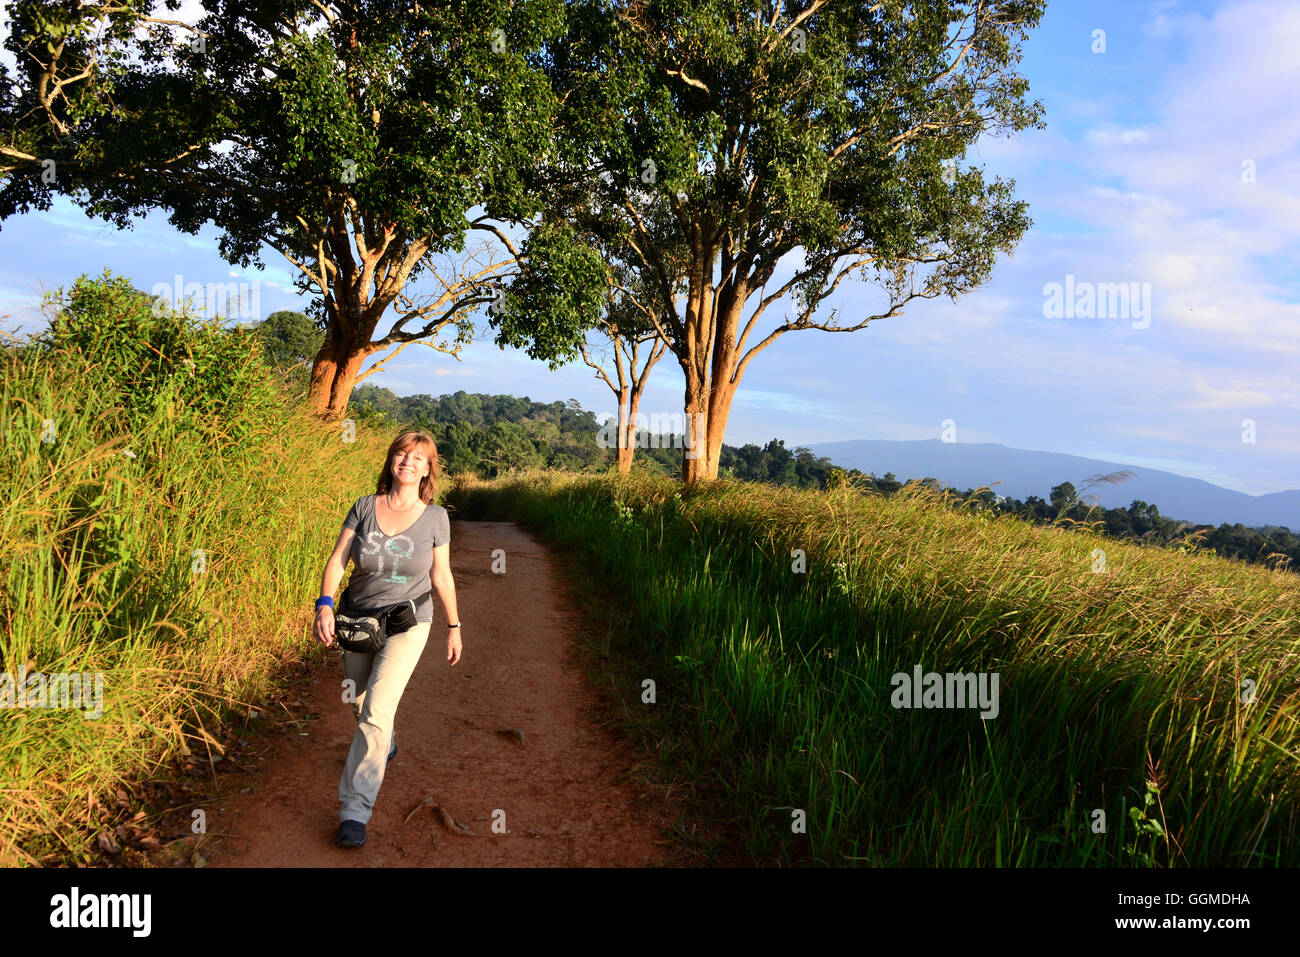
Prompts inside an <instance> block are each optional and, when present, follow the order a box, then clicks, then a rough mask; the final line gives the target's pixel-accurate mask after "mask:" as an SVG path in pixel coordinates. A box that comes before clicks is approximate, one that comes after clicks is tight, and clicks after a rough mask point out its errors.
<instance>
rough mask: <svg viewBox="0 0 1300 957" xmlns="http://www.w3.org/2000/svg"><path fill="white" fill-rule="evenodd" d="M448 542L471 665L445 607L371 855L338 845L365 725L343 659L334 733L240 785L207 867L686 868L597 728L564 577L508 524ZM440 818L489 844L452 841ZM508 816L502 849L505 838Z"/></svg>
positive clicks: (318, 730) (327, 696) (293, 746)
mask: <svg viewBox="0 0 1300 957" xmlns="http://www.w3.org/2000/svg"><path fill="white" fill-rule="evenodd" d="M451 527H452V538H451V567H452V572H453V574H454V576H455V579H456V596H457V600H458V604H459V611H460V617H461V620H462V621H464V622H465V630H464V656H463V657H462V659H461V661H460V662H459V663H458V664H457V665H456V666H455V667H454V668H451V667H449V666H448V664H447V661H446V654H447V648H446V621H445V618H444V616H443V610H442V607H441V602H439V601H437V598H436V596H435V600H434V627H433V630H432V632H431V634H430V638H429V643H428V645H427V646H426V647H425V650H424V655H423V657H422V658H421V659H420V663H419V665H418V666H417V667H416V670H415V674H414V675H412V677H411V681H410V683H409V684H408V685H407V687H406V692H405V694H404V695H403V696H402V702H401V704H400V705H399V706H398V710H397V743H398V746H399V751H398V754H397V757H396V758H394V759H393V761H392V763H391V764H389V765H388V771H387V774H386V776H385V778H384V783H383V787H382V788H381V790H380V792H379V798H378V801H377V802H376V804H375V809H374V815H373V817H372V818H371V819H370V822H369V824H368V825H367V828H366V846H365V847H362V848H356V849H351V850H348V849H343V848H339V847H336V846H335V845H334V843H333V838H334V832H335V829H336V828H337V826H338V821H337V810H338V796H337V791H338V783H339V774H340V773H341V771H342V768H343V756H344V755H345V754H346V753H347V750H348V746H349V743H350V742H351V740H352V734H353V730H354V728H355V723H354V720H353V718H352V714H351V711H350V709H349V707H348V706H347V705H345V704H343V703H342V701H341V700H340V691H341V685H340V683H341V681H342V669H341V667H340V664H339V662H338V661H337V659H335V658H334V657H333V656H332V655H331V658H330V660H329V662H328V664H327V665H326V666H323V667H321V668H320V669H318V673H317V674H316V675H315V677H314V679H313V681H312V684H311V688H310V695H309V696H308V697H307V699H306V700H307V703H308V704H309V705H310V707H311V710H313V711H316V712H319V713H320V714H321V718H320V719H319V720H315V721H309V722H307V723H306V725H305V729H304V730H306V731H307V733H306V734H305V735H301V734H295V733H293V732H290V733H288V734H285V735H284V736H283V737H282V738H281V739H280V740H279V741H277V742H276V745H275V752H274V755H273V756H272V757H271V758H270V759H269V760H267V761H265V762H264V764H263V767H262V770H261V771H260V772H258V773H256V774H252V775H231V779H232V780H231V784H230V786H228V787H227V788H226V790H227V791H228V792H231V793H228V794H227V796H226V797H225V798H224V799H222V800H220V801H218V802H217V805H218V806H217V807H214V808H212V810H210V811H209V812H208V839H207V840H206V841H205V842H204V848H203V853H204V854H205V855H206V856H207V858H208V860H209V864H210V866H213V867H286V866H295V867H338V866H341V865H353V866H357V865H361V866H374V867H439V866H450V867H458V866H459V867H491V866H498V865H505V866H510V867H536V866H541V867H564V866H598V867H610V866H632V867H636V866H645V865H656V864H657V865H671V864H673V863H679V861H677V860H675V859H673V846H674V842H672V841H671V840H670V839H669V837H668V832H667V830H666V824H665V815H664V812H663V810H662V809H661V808H660V807H657V806H656V802H655V801H654V800H653V799H652V798H648V797H646V796H644V795H642V794H640V792H639V790H638V788H637V786H636V785H635V784H634V782H633V781H632V780H631V779H630V778H628V777H627V772H628V769H629V768H630V766H631V765H632V763H633V758H632V755H631V753H630V750H629V749H628V748H627V747H626V746H625V745H623V744H622V743H620V741H619V740H618V739H617V738H616V737H615V735H614V732H612V731H609V730H606V729H604V728H602V727H601V726H600V725H598V724H597V723H596V722H597V719H599V717H600V715H599V699H598V697H597V695H596V694H595V692H594V691H592V689H591V688H590V687H589V685H588V683H587V681H586V679H585V677H584V676H583V673H582V670H581V668H580V666H579V664H578V661H577V657H576V653H575V636H576V628H575V623H576V621H577V620H578V619H577V618H576V616H578V615H580V614H581V612H580V609H579V607H578V606H577V604H576V602H574V601H573V600H572V599H571V598H570V597H569V596H568V594H567V592H566V591H565V589H564V586H563V581H562V579H561V577H560V576H559V575H558V574H557V572H556V563H557V561H558V559H556V558H555V557H553V556H552V554H551V552H550V551H549V550H548V549H547V547H546V546H545V545H543V544H542V543H540V542H538V541H537V540H535V539H534V538H533V537H532V536H531V535H530V534H529V533H527V532H525V531H524V530H523V529H522V528H520V527H519V526H517V525H515V524H513V523H508V522H453V523H452V526H451ZM497 548H501V549H504V550H505V553H506V561H507V569H506V570H507V574H505V575H497V574H494V573H493V572H492V570H491V565H492V557H491V554H492V551H493V549H497ZM509 728H519V729H521V730H522V731H523V733H524V741H523V743H522V744H520V743H519V741H518V740H517V739H516V738H512V737H510V736H507V735H503V734H501V733H499V731H500V730H501V729H509ZM223 777H225V776H224V775H223ZM426 799H428V801H427V802H426ZM430 804H437V805H441V806H442V807H443V808H445V809H446V810H447V811H448V812H449V813H450V814H451V816H452V817H454V818H455V820H456V821H457V822H460V823H461V824H463V825H467V826H468V828H469V830H470V831H471V832H473V833H474V835H476V836H469V835H464V834H460V833H453V831H452V830H449V829H448V827H447V825H446V824H445V823H444V822H443V821H440V820H439V817H438V816H437V815H436V814H435V812H434V811H433V809H432V808H431V807H430V806H429V805H430ZM415 808H418V810H415V813H414V814H411V816H410V817H409V820H408V819H407V815H408V813H410V812H411V811H412V809H415ZM498 809H499V810H500V811H504V812H505V826H506V827H507V828H508V829H509V833H507V834H503V835H494V834H493V833H492V821H493V815H494V812H496V811H498ZM498 816H499V815H498ZM404 821H405V823H404Z"/></svg>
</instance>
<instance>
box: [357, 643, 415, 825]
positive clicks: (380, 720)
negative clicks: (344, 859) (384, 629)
mask: <svg viewBox="0 0 1300 957" xmlns="http://www.w3.org/2000/svg"><path fill="white" fill-rule="evenodd" d="M432 627H433V622H430V621H422V622H419V623H417V624H416V625H415V627H414V628H411V629H410V630H408V631H403V632H399V633H397V634H395V635H392V636H390V637H389V639H388V641H387V642H385V643H384V647H383V648H382V649H381V650H380V651H379V652H377V653H376V654H362V653H359V652H355V651H343V650H342V649H340V652H341V655H342V658H343V676H344V677H345V678H350V679H352V682H353V685H352V687H353V688H355V689H356V690H355V695H356V700H355V701H354V702H353V703H352V713H353V714H354V715H355V716H356V719H357V731H356V734H355V735H353V737H352V747H351V749H350V750H349V751H348V757H347V761H346V763H345V764H344V765H343V776H342V777H341V778H339V820H340V821H360V822H361V823H362V824H365V823H366V822H367V821H369V820H370V813H371V810H372V809H373V808H374V806H375V799H376V798H377V797H378V796H379V786H380V785H381V784H383V783H384V771H385V769H386V768H387V766H388V752H389V751H391V750H392V745H394V744H396V743H397V737H396V732H395V728H396V718H397V703H398V702H399V701H401V699H402V692H403V691H405V690H406V683H407V681H409V680H410V678H411V674H412V673H413V672H414V671H415V666H416V664H417V663H418V662H419V660H420V655H421V653H423V651H424V646H425V644H426V643H427V642H428V640H429V631H430V629H431V628H432Z"/></svg>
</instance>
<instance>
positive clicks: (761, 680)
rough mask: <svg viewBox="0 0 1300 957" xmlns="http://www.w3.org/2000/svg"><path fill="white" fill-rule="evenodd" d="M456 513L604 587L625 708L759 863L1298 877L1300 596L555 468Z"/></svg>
mask: <svg viewBox="0 0 1300 957" xmlns="http://www.w3.org/2000/svg"><path fill="white" fill-rule="evenodd" d="M449 503H451V504H454V505H458V506H459V507H460V509H461V511H462V513H463V514H465V515H472V516H476V517H488V518H496V519H503V518H511V519H516V520H523V521H527V522H528V523H530V524H531V525H532V526H533V527H535V528H536V530H537V531H539V532H540V533H541V534H543V535H544V536H545V537H547V538H548V539H551V540H552V541H554V542H555V543H557V544H558V545H560V546H561V547H563V548H565V549H566V552H567V554H569V555H570V556H571V559H572V562H573V563H575V564H576V565H577V567H578V568H579V570H580V574H581V576H582V577H584V578H585V579H586V580H588V581H591V582H598V583H601V585H602V586H603V587H602V588H601V590H600V592H599V594H598V595H597V596H594V597H593V600H592V604H593V607H595V608H599V607H601V606H602V603H603V606H604V607H606V608H607V609H609V608H612V610H611V611H609V613H608V615H607V616H606V617H607V619H608V620H611V621H618V620H620V619H621V620H622V621H623V622H624V623H625V624H624V625H623V627H621V628H617V629H616V630H615V632H614V637H613V638H612V640H611V642H610V647H611V649H612V652H613V654H614V657H615V658H616V659H618V660H620V661H622V662H624V663H625V667H623V669H622V671H621V672H620V679H621V684H620V688H619V690H620V693H621V694H622V695H623V700H624V701H626V702H628V703H629V704H628V707H629V708H638V707H640V708H643V709H645V708H654V709H657V710H658V713H659V714H660V715H663V716H665V718H666V720H667V721H668V723H669V725H670V726H671V728H672V732H671V737H672V740H671V741H669V742H667V743H665V742H663V741H658V742H655V745H656V747H659V748H660V749H661V750H663V749H667V750H668V751H671V752H672V753H674V754H675V755H676V756H677V757H678V758H679V759H680V761H682V762H683V766H684V768H685V770H684V773H683V774H682V777H683V778H685V779H687V780H689V781H691V782H693V783H694V784H698V785H699V787H700V793H701V794H702V795H704V798H703V801H704V802H705V804H706V805H707V808H706V810H708V811H709V812H710V813H711V814H712V815H713V816H714V817H715V818H716V819H717V820H719V821H723V822H731V825H730V827H731V831H730V833H731V834H732V835H733V838H732V839H733V841H734V843H735V845H736V847H735V850H738V851H739V852H741V853H743V854H745V855H748V856H750V857H751V859H754V860H758V861H764V862H770V863H797V862H804V863H808V862H811V863H816V864H826V865H872V866H887V865H944V866H1133V867H1184V866H1211V865H1214V866H1231V867H1236V866H1280V865H1288V864H1292V865H1293V864H1296V863H1297V862H1300V853H1298V852H1297V848H1298V845H1297V838H1298V837H1300V834H1298V832H1297V823H1298V821H1297V811H1296V804H1295V797H1296V787H1297V783H1298V782H1300V727H1298V725H1297V704H1298V703H1300V682H1298V680H1297V679H1298V678H1300V648H1298V643H1300V618H1298V617H1297V616H1298V614H1300V584H1298V583H1297V579H1296V577H1295V576H1294V575H1288V574H1285V573H1282V572H1271V571H1268V570H1265V569H1261V568H1258V567H1250V566H1245V565H1239V564H1234V563H1231V562H1228V561H1225V560H1223V559H1219V558H1214V557H1207V556H1196V555H1181V554H1177V553H1171V552H1168V551H1164V550H1159V549H1154V548H1144V547H1141V546H1136V545H1129V544H1124V543H1119V542H1116V541H1114V540H1113V539H1107V538H1103V537H1101V536H1098V535H1095V534H1088V533H1074V532H1065V531H1062V530H1059V529H1049V528H1039V527H1035V526H1032V525H1029V524H1027V523H1025V522H1023V521H1021V520H1019V519H1016V518H1013V517H1003V518H990V517H988V516H987V515H982V514H978V513H970V512H963V511H959V510H954V509H953V508H951V507H949V506H945V505H943V504H941V503H940V502H938V501H937V500H936V498H935V496H934V495H933V494H932V493H928V492H927V491H926V490H924V489H914V488H909V490H907V491H906V492H905V493H902V494H899V495H896V496H894V497H892V498H888V499H886V498H883V497H880V496H876V495H862V494H860V492H859V491H856V490H854V489H852V488H843V489H837V490H833V491H830V492H816V491H803V490H795V489H788V488H786V489H783V488H773V487H770V486H762V485H748V484H745V485H742V484H739V483H735V482H728V481H722V482H719V483H716V484H715V485H713V486H712V487H708V488H706V489H705V490H703V491H701V492H699V493H696V494H688V495H687V496H686V497H685V500H683V498H682V496H681V495H680V494H679V490H678V487H677V486H676V485H675V484H674V483H672V482H671V481H668V480H663V479H655V478H651V477H648V476H645V475H637V474H636V473H633V474H632V475H631V476H628V477H623V478H620V477H618V476H610V477H597V478H580V477H572V476H561V475H556V474H548V473H529V474H526V475H522V476H518V477H514V478H509V479H499V480H496V481H495V482H490V483H489V482H481V481H477V480H473V479H468V478H465V479H460V480H459V481H458V484H457V487H456V488H455V489H454V490H453V492H452V493H451V496H450V498H449ZM1095 549H1101V550H1102V551H1104V563H1105V564H1104V569H1105V570H1104V571H1101V570H1100V567H1101V562H1100V558H1101V556H1098V555H1097V553H1096V552H1095V551H1094V550H1095ZM792 550H802V551H803V553H804V554H805V556H806V562H807V567H806V571H804V572H802V573H800V572H798V571H795V570H794V567H795V562H796V561H797V555H796V556H794V557H792ZM1094 568H1097V569H1098V570H1097V571H1094ZM918 664H919V665H921V666H922V667H923V670H924V671H927V672H930V671H935V672H941V673H943V672H997V673H998V674H999V676H1000V689H999V690H1000V702H999V704H1000V713H999V714H998V716H997V717H996V718H993V719H990V720H982V719H981V717H980V715H979V712H978V710H977V709H971V710H960V709H949V710H944V709H902V708H897V709H896V708H894V707H893V706H892V705H891V700H890V697H891V691H892V686H891V678H892V676H893V675H894V674H895V673H900V672H901V673H906V674H909V675H910V674H911V672H912V669H913V666H915V665H918ZM646 678H649V679H652V680H654V682H655V688H656V701H655V703H654V704H653V705H649V704H642V689H643V684H642V682H643V680H644V679H646ZM799 811H802V812H803V813H804V814H805V815H806V822H807V827H806V833H798V832H797V830H796V827H795V822H796V819H797V812H799ZM1099 811H1100V812H1102V814H1104V819H1103V817H1102V816H1101V815H1099V814H1098V813H1097V812H1099ZM1103 827H1104V829H1103Z"/></svg>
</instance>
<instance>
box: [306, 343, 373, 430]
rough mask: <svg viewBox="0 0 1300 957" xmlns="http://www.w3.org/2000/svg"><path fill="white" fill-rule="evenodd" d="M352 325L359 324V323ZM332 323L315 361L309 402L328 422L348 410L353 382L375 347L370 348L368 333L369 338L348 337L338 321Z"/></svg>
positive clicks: (339, 417)
mask: <svg viewBox="0 0 1300 957" xmlns="http://www.w3.org/2000/svg"><path fill="white" fill-rule="evenodd" d="M351 325H352V327H353V328H356V327H357V325H358V323H355V322H354V323H352V324H351ZM330 326H331V328H330V331H329V333H328V334H327V335H326V337H325V342H324V343H323V344H322V345H321V349H320V352H318V353H317V354H316V361H315V363H313V365H312V369H311V387H310V390H309V392H308V402H309V403H310V406H311V409H312V411H313V412H314V413H315V414H316V415H318V416H320V417H321V418H322V419H324V420H325V421H326V422H338V421H340V420H341V419H342V418H343V416H344V415H346V414H347V410H348V400H349V399H350V398H351V397H352V386H353V384H354V383H355V382H356V381H357V376H358V375H359V374H360V372H361V366H362V363H364V362H365V360H366V356H368V355H370V352H371V350H370V349H369V348H367V347H368V346H369V337H368V336H367V337H366V338H367V341H366V342H356V341H348V340H347V339H346V338H344V337H343V336H342V335H340V334H339V331H338V327H337V326H336V325H335V324H334V323H331V324H330Z"/></svg>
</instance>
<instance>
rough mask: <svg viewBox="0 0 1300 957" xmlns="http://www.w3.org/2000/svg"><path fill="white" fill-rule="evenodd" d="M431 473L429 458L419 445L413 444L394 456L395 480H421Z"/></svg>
mask: <svg viewBox="0 0 1300 957" xmlns="http://www.w3.org/2000/svg"><path fill="white" fill-rule="evenodd" d="M428 474H429V459H428V457H427V456H426V455H425V454H424V452H422V451H421V450H420V447H419V446H418V445H412V446H410V447H409V448H407V449H404V450H403V451H401V452H398V453H397V454H395V455H394V456H393V481H394V482H419V481H420V480H421V479H422V478H424V477H425V476H426V475H428Z"/></svg>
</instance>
